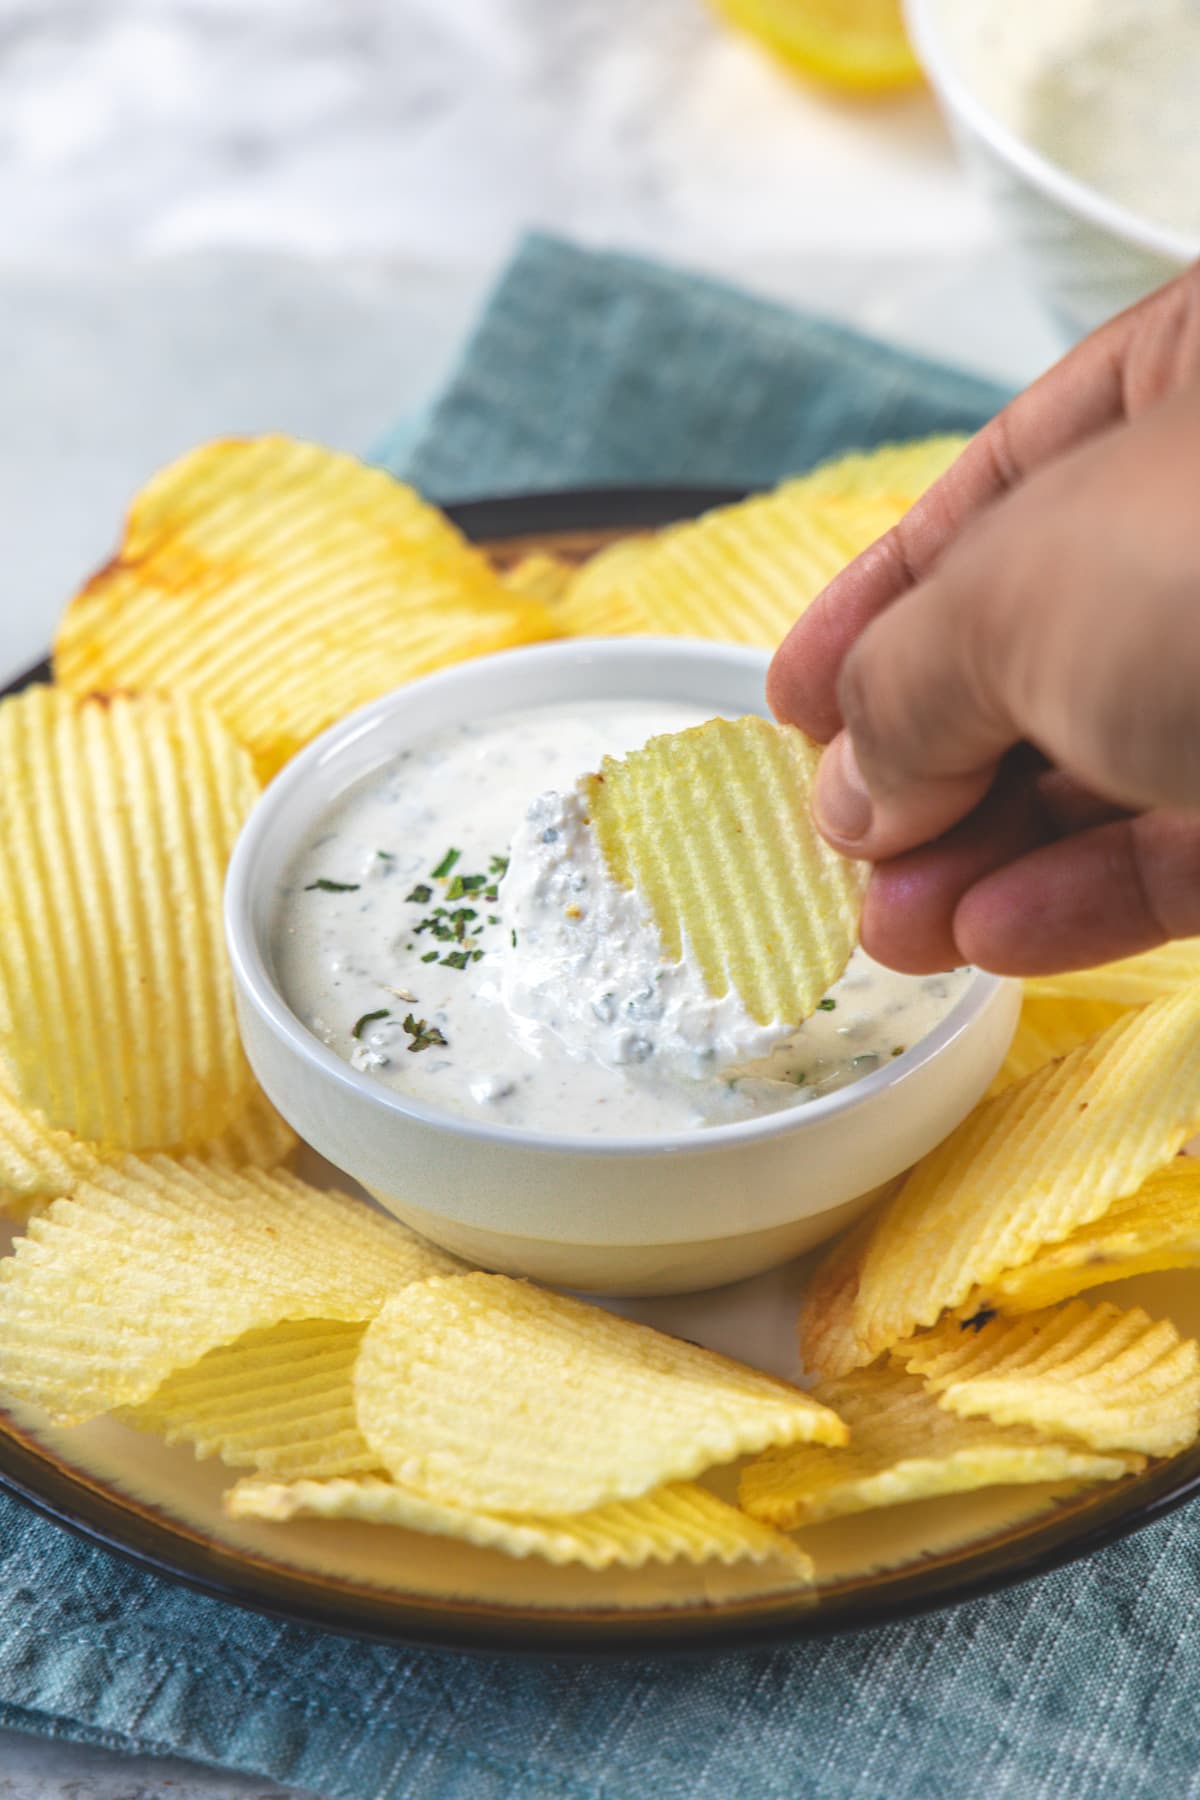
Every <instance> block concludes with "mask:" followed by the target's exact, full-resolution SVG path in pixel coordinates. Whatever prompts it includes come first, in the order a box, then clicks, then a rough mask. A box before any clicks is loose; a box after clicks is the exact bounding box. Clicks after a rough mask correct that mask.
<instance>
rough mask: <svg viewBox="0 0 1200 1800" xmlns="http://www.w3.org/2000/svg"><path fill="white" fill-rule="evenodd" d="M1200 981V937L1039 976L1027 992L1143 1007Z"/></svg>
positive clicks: (1031, 983) (1028, 987) (1028, 985)
mask: <svg viewBox="0 0 1200 1800" xmlns="http://www.w3.org/2000/svg"><path fill="white" fill-rule="evenodd" d="M1197 982H1200V937H1193V938H1179V939H1178V940H1177V941H1176V942H1175V943H1172V944H1161V945H1160V946H1159V948H1158V949H1157V950H1143V951H1142V953H1141V955H1140V956H1126V957H1123V958H1122V959H1121V961H1120V962H1111V963H1101V964H1100V966H1099V967H1098V968H1095V969H1076V970H1074V971H1073V972H1072V973H1070V974H1067V975H1039V976H1036V977H1034V978H1033V979H1032V980H1030V981H1027V982H1026V983H1025V989H1026V992H1027V993H1030V994H1035V995H1039V996H1041V995H1047V996H1049V995H1053V996H1056V997H1057V998H1060V999H1072V1000H1102V1001H1103V1000H1106V1001H1109V1002H1111V1003H1112V1004H1113V1005H1116V1006H1142V1005H1144V1004H1145V1003H1146V1001H1147V1000H1161V999H1162V998H1163V997H1164V996H1165V995H1168V994H1177V993H1178V992H1179V990H1180V989H1181V988H1186V987H1191V986H1193V985H1194V984H1196V983H1197Z"/></svg>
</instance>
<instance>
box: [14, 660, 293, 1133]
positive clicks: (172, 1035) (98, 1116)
mask: <svg viewBox="0 0 1200 1800" xmlns="http://www.w3.org/2000/svg"><path fill="white" fill-rule="evenodd" d="M257 794H258V784H257V782H256V780H255V778H254V773H253V770H252V768H251V765H250V760H249V758H248V757H247V755H246V753H245V751H244V750H242V749H241V748H240V747H239V746H238V745H237V744H236V743H235V742H234V740H233V738H231V737H230V735H229V733H228V732H227V731H226V729H225V727H224V726H223V725H222V724H221V723H220V721H219V720H218V719H217V717H216V715H215V714H214V713H212V712H210V711H209V710H208V709H207V708H204V707H200V706H196V705H194V704H193V703H191V702H190V701H187V700H182V699H174V700H172V699H161V698H155V697H136V696H133V697H131V696H128V695H120V694H118V695H114V696H111V697H109V698H99V697H95V698H91V699H87V700H82V701H81V700H78V699H76V698H75V697H73V696H72V695H70V694H64V693H62V692H60V691H59V690H57V689H54V688H47V687H30V688H26V689H25V690H24V692H23V693H21V694H19V695H17V696H15V697H14V698H13V699H10V700H5V701H4V702H3V703H2V704H0V1055H2V1056H3V1059H4V1061H5V1063H6V1064H7V1066H8V1069H9V1072H10V1074H11V1077H12V1081H13V1085H14V1088H15V1090H16V1093H17V1096H18V1098H19V1099H20V1100H21V1101H22V1102H23V1103H24V1105H25V1106H26V1107H27V1108H29V1109H35V1110H38V1111H40V1112H42V1113H44V1114H45V1117H46V1119H47V1120H48V1121H49V1123H50V1124H51V1125H53V1126H56V1127H62V1128H66V1129H67V1130H70V1131H72V1132H74V1133H75V1134H76V1135H77V1136H79V1137H82V1138H90V1139H94V1140H97V1141H101V1142H107V1143H110V1144H113V1145H117V1146H120V1147H123V1148H128V1149H135V1150H136V1149H140V1148H143V1147H146V1146H152V1147H157V1146H160V1145H164V1144H188V1145H194V1144H197V1143H198V1142H200V1141H201V1140H202V1139H204V1138H207V1137H210V1136H212V1135H213V1134H215V1133H217V1132H219V1131H222V1130H224V1129H225V1127H226V1126H227V1125H228V1124H229V1123H230V1122H231V1121H232V1120H233V1118H234V1117H235V1116H236V1115H237V1114H238V1112H239V1111H240V1109H241V1108H242V1106H243V1105H244V1104H245V1102H246V1101H247V1100H248V1099H249V1097H250V1094H251V1093H252V1091H253V1078H252V1076H251V1074H250V1069H249V1065H248V1064H247V1062H246V1059H245V1057H244V1055H243V1054H242V1047H241V1042H240V1039H239V1037H238V1031H237V1023H236V1020H235V1018H234V1010H233V986H232V982H231V979H230V975H229V968H228V961H227V957H226V954H225V943H224V936H223V932H222V924H221V887H222V882H223V880H224V875H225V865H226V863H227V861H228V858H229V853H230V850H231V849H232V847H233V841H234V839H235V837H236V836H237V833H238V830H239V828H240V827H241V824H242V821H243V820H244V818H245V816H246V814H247V813H248V812H249V810H250V807H251V806H252V805H253V803H254V800H255V798H256V796H257Z"/></svg>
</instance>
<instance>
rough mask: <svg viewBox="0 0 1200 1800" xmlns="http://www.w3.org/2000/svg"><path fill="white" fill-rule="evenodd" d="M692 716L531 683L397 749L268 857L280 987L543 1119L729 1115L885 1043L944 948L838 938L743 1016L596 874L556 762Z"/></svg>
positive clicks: (476, 1103) (385, 1061)
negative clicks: (813, 983) (845, 962)
mask: <svg viewBox="0 0 1200 1800" xmlns="http://www.w3.org/2000/svg"><path fill="white" fill-rule="evenodd" d="M708 716H710V715H709V713H708V712H707V711H706V710H703V709H701V708H699V707H694V706H685V705H679V704H671V703H665V704H659V703H654V702H646V701H630V702H626V703H624V704H612V703H609V702H607V701H597V702H589V703H586V704H581V705H576V706H572V707H569V708H568V707H544V708H538V709H537V710H536V711H532V712H528V713H524V714H519V715H518V714H509V715H500V716H497V717H495V718H492V719H488V720H484V721H481V722H480V723H477V724H466V725H459V726H453V727H448V728H447V729H446V730H445V731H443V732H439V733H438V734H437V735H436V736H433V737H430V738H429V739H428V740H427V741H426V742H424V743H423V744H422V745H421V746H420V747H419V748H416V749H412V750H408V751H405V752H403V753H401V754H400V755H398V756H397V757H396V758H395V759H394V760H393V761H392V762H390V763H388V765H387V766H386V767H385V768H383V769H382V770H380V771H378V772H377V773H375V774H373V775H371V776H369V777H367V778H366V779H365V780H363V781H362V782H360V783H359V784H358V785H357V786H356V787H355V788H353V789H352V790H351V791H350V792H349V793H348V794H346V795H345V796H344V797H343V798H342V799H341V800H340V801H339V802H338V803H337V804H336V805H335V806H334V807H333V808H331V809H330V811H329V812H328V813H326V814H325V815H324V816H323V817H322V819H321V820H320V821H319V823H318V825H317V827H316V828H315V830H314V831H313V833H312V835H311V836H310V838H309V840H308V841H307V842H306V843H304V844H303V845H302V846H301V847H300V849H299V851H298V852H297V854H296V856H295V858H294V860H293V862H292V865H291V867H290V868H289V870H288V871H287V874H286V877H285V880H284V883H283V885H282V888H281V891H280V894H279V899H278V907H277V914H276V924H275V932H274V945H273V949H274V957H275V962H276V970H277V974H278V978H279V981H280V985H281V987H282V989H283V992H284V993H285V995H286V996H287V998H288V1001H289V1004H290V1005H291V1006H292V1007H293V1009H294V1010H295V1012H296V1013H297V1015H298V1016H299V1018H300V1019H301V1020H302V1021H303V1022H304V1023H305V1024H306V1025H307V1026H308V1028H309V1029H310V1030H311V1031H312V1032H314V1033H315V1034H316V1036H317V1037H319V1038H320V1039H321V1040H322V1041H323V1042H324V1043H326V1044H328V1045H329V1046H330V1047H331V1048H332V1049H334V1050H335V1051H337V1053H338V1054H339V1055H340V1056H343V1057H345V1058H346V1060H347V1061H349V1062H350V1063H351V1064H352V1065H353V1066H354V1067H355V1068H358V1069H361V1070H364V1071H366V1072H368V1073H370V1074H371V1075H373V1076H375V1077H376V1078H377V1079H379V1080H381V1081H384V1082H386V1083H388V1084H389V1085H390V1086H392V1087H394V1088H396V1089H398V1090H400V1091H401V1092H403V1093H405V1094H407V1095H409V1096H411V1097H412V1098H413V1099H415V1100H420V1101H423V1102H425V1103H426V1104H428V1105H431V1106H435V1107H437V1108H438V1109H439V1110H441V1111H443V1112H448V1113H453V1114H456V1115H458V1116H460V1117H465V1118H474V1119H486V1120H487V1121H488V1122H490V1123H494V1124H501V1125H509V1126H512V1127H514V1128H520V1129H523V1130H535V1131H546V1132H553V1133H570V1134H584V1135H595V1136H604V1137H616V1136H646V1135H653V1134H659V1133H667V1132H675V1131H680V1130H686V1129H689V1128H696V1127H702V1126H705V1125H712V1124H719V1123H726V1122H728V1121H730V1120H734V1119H745V1118H752V1117H755V1116H757V1115H759V1114H763V1113H768V1112H773V1111H776V1110H778V1109H779V1108H780V1107H785V1106H796V1105H803V1104H804V1103H805V1102H806V1101H809V1100H811V1099H813V1098H815V1097H816V1096H817V1095H819V1094H824V1093H829V1092H831V1091H832V1090H833V1089H835V1088H839V1087H843V1086H845V1085H846V1084H847V1083H848V1082H851V1081H854V1080H857V1079H858V1078H859V1077H861V1076H862V1075H865V1074H867V1073H869V1072H870V1071H871V1070H872V1069H875V1068H878V1067H879V1066H880V1065H881V1064H882V1063H884V1062H887V1061H889V1060H890V1059H891V1058H893V1057H895V1056H899V1055H901V1054H902V1053H903V1052H904V1051H905V1050H906V1049H908V1048H909V1047H910V1046H911V1045H913V1044H915V1043H916V1042H917V1041H918V1040H919V1039H920V1038H921V1037H923V1036H924V1035H925V1034H926V1033H927V1032H928V1031H929V1030H931V1029H932V1027H933V1026H934V1025H935V1024H937V1022H938V1021H939V1020H940V1019H941V1018H942V1017H943V1016H944V1015H945V1013H946V1012H947V1011H948V1010H949V1008H950V1006H951V1005H952V1004H953V1003H954V1001H955V1000H956V999H957V998H958V996H959V994H960V993H961V992H962V989H963V985H964V983H965V981H966V979H967V975H968V971H965V970H958V971H955V972H953V973H951V974H947V975H939V976H935V977H921V978H917V977H909V976H903V975H897V974H894V973H893V972H892V971H890V970H886V969H882V968H881V967H880V966H879V965H878V964H876V963H874V962H872V961H871V959H870V958H869V957H868V956H866V955H865V953H864V952H862V951H861V950H859V951H856V952H855V954H854V956H853V958H852V959H851V962H850V965H849V967H848V968H847V970H846V973H845V974H844V975H843V977H842V979H841V980H840V981H839V982H838V983H837V984H836V986H835V987H833V988H832V989H831V990H830V992H829V994H828V995H827V996H826V999H825V1000H824V1001H823V1002H822V1005H821V1009H820V1010H818V1012H817V1013H815V1014H814V1015H813V1017H812V1018H811V1019H809V1020H807V1021H806V1022H805V1023H804V1024H803V1025H802V1026H801V1027H800V1028H799V1029H798V1030H795V1029H793V1028H790V1027H789V1028H786V1029H785V1028H779V1027H777V1028H774V1029H764V1028H763V1027H762V1026H760V1025H758V1024H756V1023H755V1021H754V1020H752V1019H751V1018H750V1017H749V1016H748V1015H747V1014H746V1012H745V1009H744V1008H743V1007H742V1005H741V1002H740V1001H739V1000H738V999H737V997H736V995H727V996H725V997H724V998H723V999H714V998H713V997H712V996H711V995H710V994H709V993H708V992H707V990H706V989H705V987H704V985H703V983H702V982H701V980H700V978H699V976H698V975H697V974H696V972H695V971H694V969H693V968H692V966H691V965H690V963H689V962H688V960H687V958H686V957H685V958H684V960H683V961H682V962H678V963H672V962H670V961H668V960H667V959H666V957H665V956H664V952H663V946H662V943H661V940H660V938H659V936H658V932H657V929H656V927H655V926H654V924H653V922H652V920H651V919H650V918H649V917H648V915H647V913H646V911H645V909H644V907H643V906H642V904H641V902H640V900H639V898H638V896H637V894H636V892H629V891H627V890H624V889H622V888H620V887H619V886H617V884H616V883H615V882H613V881H612V879H611V878H610V877H609V875H608V873H607V870H606V869H605V867H604V866H603V863H602V860H601V858H600V856H599V853H598V850H597V848H596V846H595V843H594V840H593V838H592V836H591V832H590V830H589V829H588V827H587V826H586V824H585V821H584V814H583V809H582V806H581V804H580V801H579V798H578V795H577V794H576V792H575V784H576V782H577V780H578V778H579V776H580V775H581V774H582V773H584V772H585V771H586V770H589V769H594V768H597V767H598V766H599V764H600V762H601V760H602V758H603V757H604V756H605V755H606V754H608V755H620V754H622V753H623V752H625V751H628V750H631V749H634V748H636V747H637V746H638V745H640V744H642V743H644V742H645V740H646V739H647V738H648V737H652V736H654V735H655V734H656V733H658V732H662V731H679V730H683V729H685V728H686V727H687V726H690V725H697V724H700V723H702V722H703V720H704V719H705V718H706V717H708ZM510 859H511V860H510ZM747 1065H752V1066H751V1067H749V1068H748V1067H747Z"/></svg>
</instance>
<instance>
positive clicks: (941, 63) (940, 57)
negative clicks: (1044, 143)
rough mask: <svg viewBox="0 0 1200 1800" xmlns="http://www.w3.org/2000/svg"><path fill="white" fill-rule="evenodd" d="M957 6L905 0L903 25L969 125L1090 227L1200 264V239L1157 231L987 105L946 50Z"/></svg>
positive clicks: (937, 85) (946, 0) (938, 0)
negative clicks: (945, 18)
mask: <svg viewBox="0 0 1200 1800" xmlns="http://www.w3.org/2000/svg"><path fill="white" fill-rule="evenodd" d="M953 3H954V0H902V6H903V10H904V22H905V25H906V27H907V30H908V35H909V38H910V41H911V43H912V46H913V49H914V51H915V52H916V56H917V60H918V62H919V63H920V64H921V67H922V68H923V70H924V71H925V74H926V75H927V76H928V78H929V81H930V83H931V85H932V86H933V87H934V89H935V90H936V91H937V93H938V94H940V95H941V96H942V98H943V99H944V100H945V102H946V104H947V105H948V106H949V107H951V108H952V109H953V110H954V111H955V112H956V113H958V114H959V115H960V117H961V118H962V120H963V122H964V124H966V125H967V126H968V127H969V128H970V130H971V131H972V132H973V133H974V134H975V135H976V136H977V137H979V138H981V139H982V140H983V142H984V143H985V144H987V145H988V147H989V148H990V149H991V150H992V151H993V153H994V154H995V155H996V156H997V157H999V159H1000V160H1001V161H1002V162H1006V163H1009V164H1010V165H1011V166H1012V167H1013V168H1014V169H1015V170H1016V171H1017V173H1018V174H1020V175H1021V176H1023V177H1024V179H1025V180H1026V181H1027V182H1028V183H1029V184H1030V186H1032V187H1034V188H1036V189H1038V190H1039V191H1040V192H1041V193H1042V194H1043V195H1044V196H1045V197H1046V198H1047V199H1049V200H1053V201H1054V202H1056V204H1058V205H1059V206H1062V207H1064V208H1065V209H1066V210H1067V211H1068V212H1072V213H1074V214H1076V215H1077V216H1078V217H1080V218H1082V219H1085V220H1086V221H1087V222H1088V223H1089V224H1092V225H1095V226H1098V227H1099V228H1100V229H1101V230H1103V231H1106V232H1108V233H1109V234H1110V235H1111V236H1113V237H1117V238H1123V239H1124V240H1125V241H1126V242H1127V243H1129V244H1131V245H1133V246H1135V247H1136V248H1137V249H1139V250H1144V251H1146V252H1148V253H1150V254H1151V255H1154V256H1160V257H1163V258H1165V259H1167V260H1169V261H1174V262H1177V263H1179V265H1180V267H1181V268H1183V267H1186V265H1187V264H1189V263H1191V262H1194V261H1196V259H1197V258H1200V237H1195V238H1194V237H1190V236H1189V235H1188V234H1187V233H1186V232H1181V231H1174V230H1172V229H1171V227H1170V226H1167V225H1157V224H1155V223H1154V222H1153V221H1152V220H1150V219H1146V218H1144V217H1142V215H1141V214H1139V213H1136V212H1132V211H1130V210H1129V208H1127V207H1124V206H1121V205H1119V204H1118V202H1117V201H1115V200H1110V199H1109V198H1108V197H1107V196H1106V195H1105V194H1103V193H1102V192H1101V191H1100V190H1099V189H1098V188H1094V187H1091V186H1090V185H1089V184H1088V183H1087V182H1085V181H1081V180H1079V178H1078V177H1077V176H1074V175H1070V174H1068V173H1067V171H1066V170H1065V169H1062V168H1060V167H1059V166H1058V164H1057V163H1054V162H1052V161H1051V160H1050V158H1049V157H1048V156H1045V155H1043V154H1042V152H1041V151H1040V150H1035V149H1034V148H1033V146H1032V145H1031V144H1029V143H1027V142H1026V141H1025V140H1024V139H1023V138H1022V137H1021V136H1020V135H1019V134H1018V133H1017V132H1016V131H1014V130H1013V129H1012V127H1011V126H1009V125H1006V124H1005V123H1004V122H1003V121H1002V120H1001V119H999V118H998V117H997V116H996V114H995V113H994V112H992V111H991V110H990V108H988V107H987V106H985V105H984V103H983V101H982V100H980V99H979V97H978V95H977V94H976V93H975V92H974V90H973V88H972V87H971V84H970V81H969V80H968V78H967V77H966V76H964V75H963V74H962V73H961V71H960V70H959V68H958V66H957V63H956V61H955V59H954V58H953V57H952V56H951V55H950V54H949V52H948V51H947V49H946V47H945V40H944V37H943V34H942V30H941V17H942V14H943V12H944V9H945V7H946V5H947V4H953Z"/></svg>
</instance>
